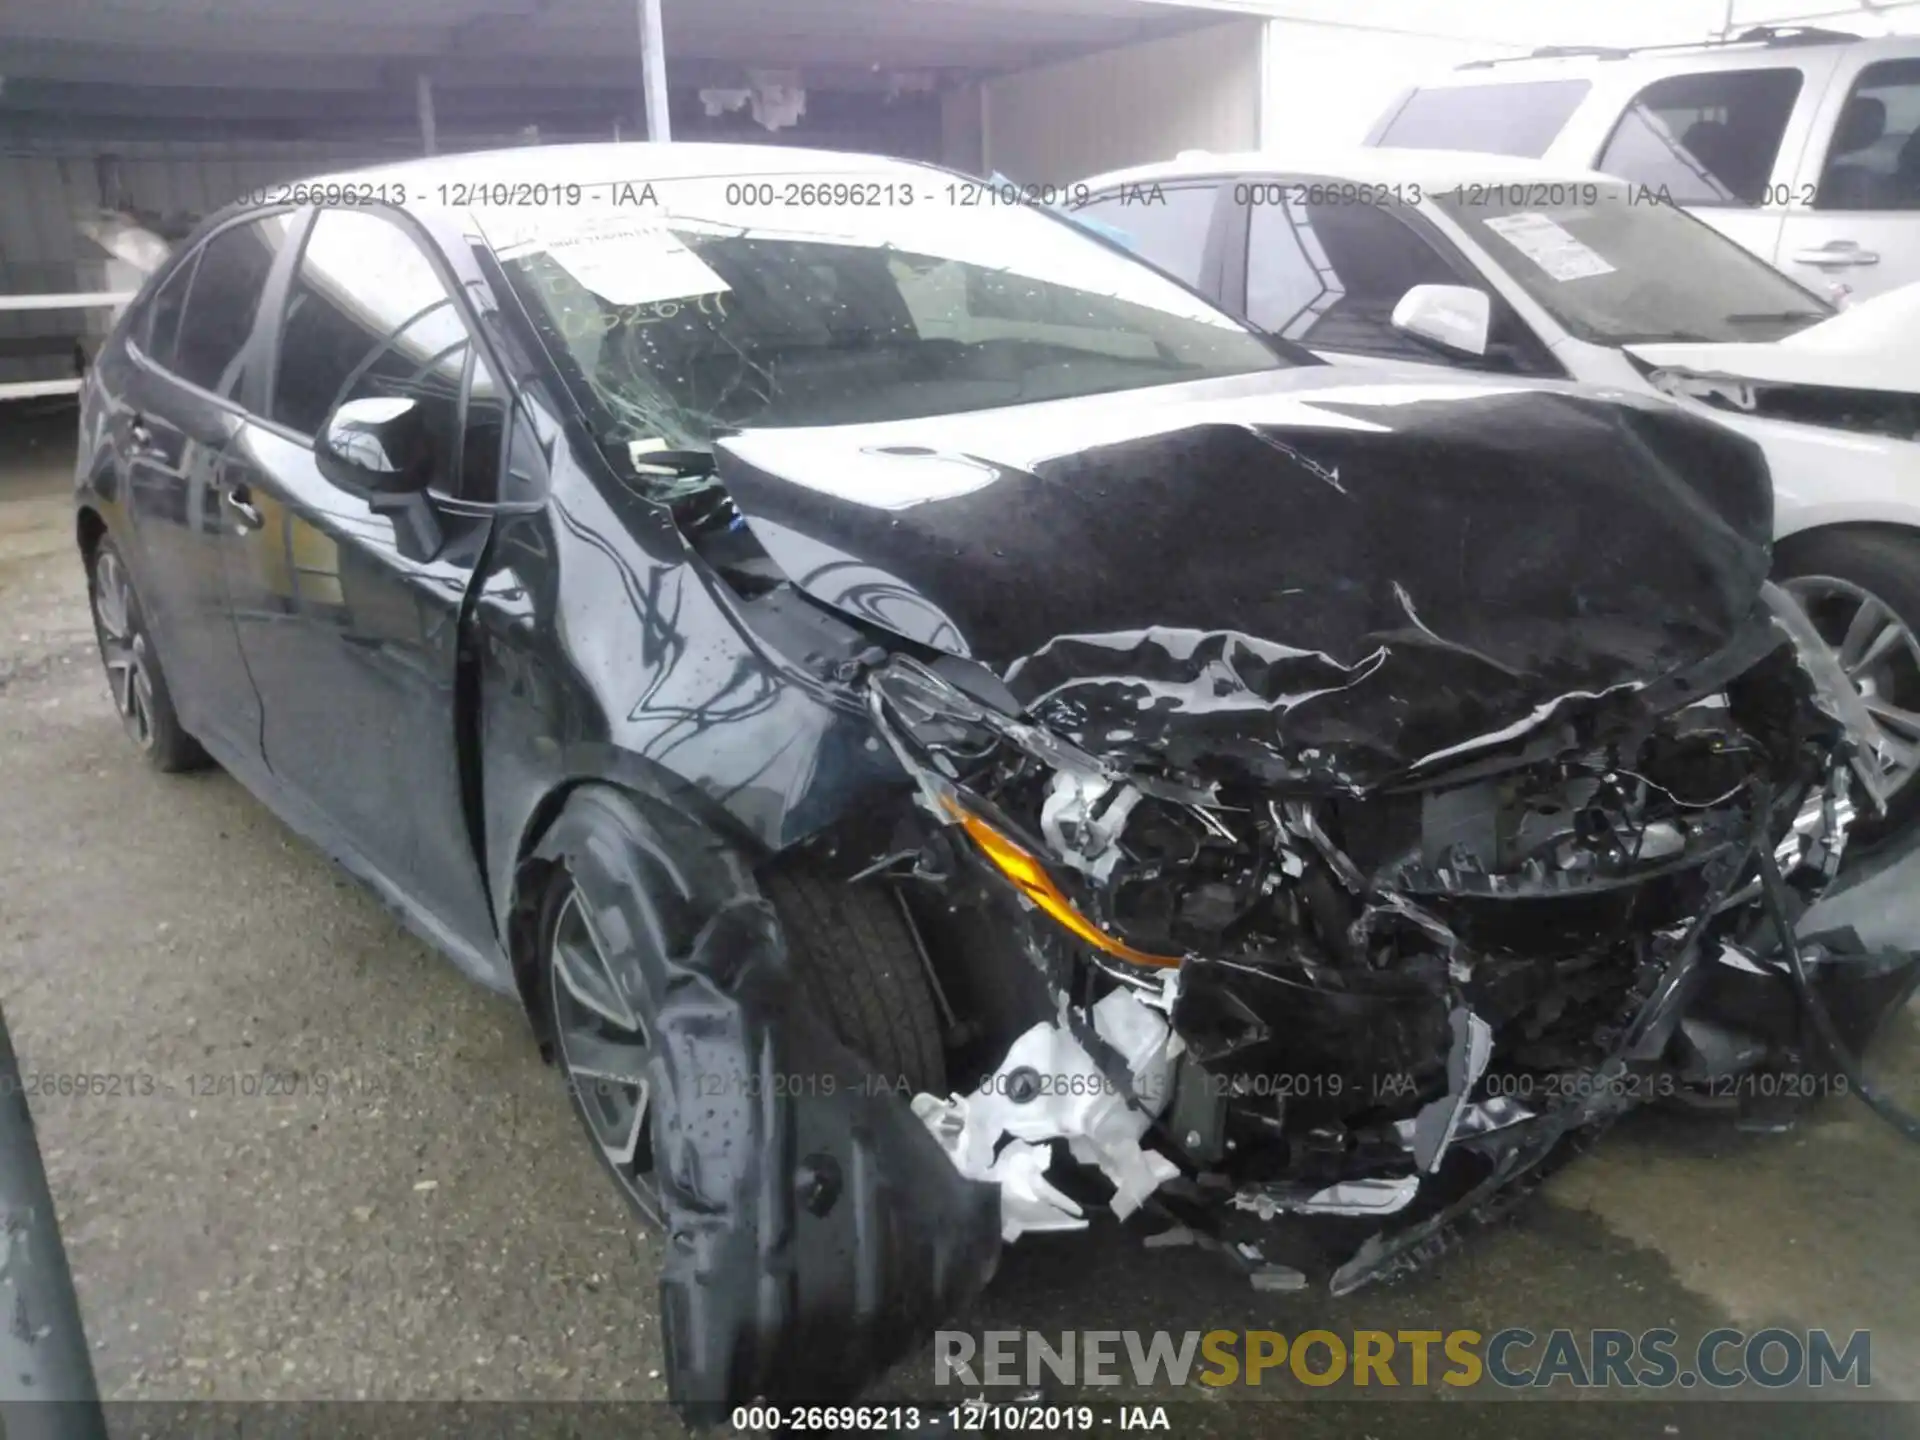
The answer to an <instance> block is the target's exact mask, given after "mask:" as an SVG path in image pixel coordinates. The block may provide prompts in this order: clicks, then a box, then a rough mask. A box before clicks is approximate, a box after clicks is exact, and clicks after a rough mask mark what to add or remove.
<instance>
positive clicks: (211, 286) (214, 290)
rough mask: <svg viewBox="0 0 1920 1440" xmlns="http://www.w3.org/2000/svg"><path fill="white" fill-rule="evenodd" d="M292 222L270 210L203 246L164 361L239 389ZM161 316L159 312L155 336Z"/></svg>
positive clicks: (181, 372)
mask: <svg viewBox="0 0 1920 1440" xmlns="http://www.w3.org/2000/svg"><path fill="white" fill-rule="evenodd" d="M289 223H290V218H289V216H287V215H269V216H267V217H265V218H263V219H260V220H251V221H247V222H246V223H244V224H240V225H230V226H228V227H227V228H226V229H225V230H222V231H220V232H219V233H218V234H216V235H215V236H214V237H213V238H212V239H211V240H209V241H207V243H206V244H205V245H203V246H202V247H201V249H200V258H199V260H198V262H197V263H196V265H195V268H194V273H193V281H192V287H191V289H190V290H189V291H188V292H187V297H186V313H185V315H184V316H183V317H182V318H181V320H180V322H179V337H178V339H177V341H176V342H175V343H174V345H173V346H172V353H171V355H170V356H169V358H168V359H166V360H165V361H163V362H162V363H164V364H165V365H166V366H167V368H168V369H170V370H172V371H173V373H174V374H176V375H178V376H179V377H180V378H181V379H182V380H185V381H188V382H189V383H191V384H194V385H198V386H199V387H200V388H201V389H202V390H211V391H212V392H213V393H214V394H216V395H231V394H233V393H234V392H235V390H236V388H237V387H238V385H239V383H240V361H241V352H242V351H243V350H244V349H245V348H246V344H247V337H248V336H249V335H251V334H252V333H253V321H254V314H255V312H256V311H257V310H258V309H259V307H260V295H261V292H262V291H264V290H265V289H266V286H267V275H268V273H269V272H270V271H271V270H272V269H273V262H274V259H275V257H276V256H278V255H279V253H280V247H281V246H282V245H284V244H285V243H286V239H287V229H288V225H289ZM158 308H159V307H158V306H156V311H157V310H158ZM161 319H162V317H161V316H160V315H159V314H157V313H156V315H155V322H156V331H155V338H156V339H159V338H160V337H159V334H158V325H159V322H160V320H161ZM155 359H156V360H158V359H159V357H158V356H156V357H155Z"/></svg>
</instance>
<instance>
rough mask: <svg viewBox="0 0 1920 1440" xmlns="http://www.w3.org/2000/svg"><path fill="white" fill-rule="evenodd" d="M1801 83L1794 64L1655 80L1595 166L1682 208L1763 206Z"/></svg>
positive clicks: (1628, 112)
mask: <svg viewBox="0 0 1920 1440" xmlns="http://www.w3.org/2000/svg"><path fill="white" fill-rule="evenodd" d="M1801 81H1802V76H1801V73H1800V71H1799V70H1798V69H1797V68H1796V67H1794V66H1774V67H1770V68H1767V69H1760V70H1708V71H1702V72H1700V73H1698V74H1693V75H1670V76H1668V77H1667V78H1666V79H1664V80H1656V81H1655V82H1654V83H1653V84H1651V85H1649V86H1647V88H1646V89H1644V90H1642V91H1641V92H1640V93H1639V94H1638V95H1636V96H1634V98H1633V103H1632V104H1630V105H1629V106H1628V107H1627V110H1626V113H1625V114H1624V115H1622V116H1621V117H1620V123H1619V124H1618V125H1616V126H1615V127H1614V131H1613V135H1612V137H1611V138H1610V139H1609V140H1608V141H1607V144H1606V148H1605V149H1604V150H1602V151H1601V152H1600V159H1599V160H1598V162H1596V165H1595V168H1596V169H1599V170H1604V171H1606V173H1607V174H1609V175H1618V176H1619V177H1620V178H1621V179H1623V180H1630V181H1632V182H1633V183H1634V184H1636V185H1644V186H1646V187H1647V188H1648V189H1649V190H1654V191H1659V192H1662V198H1664V199H1670V200H1671V201H1673V203H1675V204H1677V205H1746V206H1758V205H1764V204H1766V203H1767V200H1768V195H1769V182H1770V181H1771V180H1772V178H1773V162H1774V160H1775V159H1776V158H1778V156H1779V154H1780V141H1781V138H1782V137H1783V136H1784V135H1785V134H1786V133H1787V121H1788V120H1789V119H1791V118H1792V116H1793V106H1794V102H1795V101H1796V100H1798V99H1799V97H1800V86H1801Z"/></svg>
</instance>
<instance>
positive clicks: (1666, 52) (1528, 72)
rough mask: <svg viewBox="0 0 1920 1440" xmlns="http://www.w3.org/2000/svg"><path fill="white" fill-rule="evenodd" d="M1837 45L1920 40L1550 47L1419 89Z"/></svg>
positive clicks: (1444, 74)
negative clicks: (1637, 46)
mask: <svg viewBox="0 0 1920 1440" xmlns="http://www.w3.org/2000/svg"><path fill="white" fill-rule="evenodd" d="M1834 46H1846V47H1849V48H1851V47H1855V46H1860V47H1865V48H1867V49H1871V50H1886V51H1889V52H1891V53H1892V54H1895V55H1899V56H1906V55H1911V54H1914V53H1916V48H1920V40H1916V38H1915V37H1914V36H1912V35H1849V34H1846V33H1844V32H1841V31H1837V30H1813V29H1809V30H1807V31H1805V32H1803V33H1791V32H1782V33H1781V34H1779V35H1777V36H1773V37H1760V38H1755V39H1748V40H1741V39H1734V40H1728V41H1702V42H1701V43H1699V44H1697V45H1647V46H1641V47H1639V48H1633V47H1620V48H1610V47H1608V46H1604V45H1594V46H1580V45H1570V46H1564V47H1554V46H1547V47H1545V48H1543V49H1540V50H1536V51H1534V52H1533V53H1532V54H1531V55H1514V56H1503V57H1501V58H1498V59H1485V60H1469V61H1467V62H1466V63H1464V64H1461V65H1456V66H1454V67H1453V69H1451V70H1442V71H1439V72H1437V73H1435V74H1433V75H1430V76H1428V77H1427V78H1425V79H1423V80H1422V81H1421V82H1420V88H1421V89H1422V90H1437V89H1447V88H1451V87H1454V86H1461V85H1500V84H1518V83H1521V82H1523V81H1530V80H1555V79H1562V78H1564V79H1568V80H1574V79H1592V78H1595V77H1597V76H1601V75H1608V76H1611V75H1628V76H1634V77H1642V76H1644V75H1646V74H1647V73H1648V72H1649V71H1663V72H1664V71H1673V70H1685V71H1688V72H1695V71H1702V70H1720V69H1746V68H1750V67H1752V66H1753V65H1755V64H1756V63H1768V64H1777V65H1791V64H1792V63H1793V61H1794V59H1795V57H1797V56H1798V55H1800V54H1802V53H1804V52H1806V51H1809V50H1825V49H1831V48H1832V47H1834Z"/></svg>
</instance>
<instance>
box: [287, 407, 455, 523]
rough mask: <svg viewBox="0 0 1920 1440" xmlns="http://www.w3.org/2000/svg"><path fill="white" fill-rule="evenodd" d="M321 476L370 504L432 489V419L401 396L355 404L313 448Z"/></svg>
mask: <svg viewBox="0 0 1920 1440" xmlns="http://www.w3.org/2000/svg"><path fill="white" fill-rule="evenodd" d="M313 454H314V459H315V461H316V462H317V463H318V465H319V467H320V473H321V474H323V475H325V476H326V477H327V479H329V480H331V481H332V482H333V483H334V484H336V485H338V486H339V487H340V488H341V489H343V490H348V491H351V492H352V493H354V494H356V495H359V496H362V497H364V498H366V499H368V500H373V499H377V498H379V497H382V496H392V495H409V494H413V493H414V492H416V491H420V490H424V489H426V488H427V482H428V481H429V480H430V479H432V472H431V469H430V465H429V458H430V457H429V451H428V442H427V425H426V417H425V416H424V415H423V414H422V413H421V409H420V403H419V402H418V401H417V400H409V399H406V398H405V397H401V396H393V397H388V396H374V397H371V398H368V399H365V400H349V401H347V402H346V403H345V404H344V405H342V406H340V408H339V409H337V410H335V411H334V412H333V413H332V414H331V415H329V416H328V417H327V420H326V423H325V424H324V425H322V426H321V427H320V434H319V435H318V436H317V437H315V439H314V444H313Z"/></svg>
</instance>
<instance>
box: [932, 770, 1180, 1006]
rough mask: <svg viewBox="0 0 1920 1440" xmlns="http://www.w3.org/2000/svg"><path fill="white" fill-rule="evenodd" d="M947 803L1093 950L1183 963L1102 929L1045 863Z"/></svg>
mask: <svg viewBox="0 0 1920 1440" xmlns="http://www.w3.org/2000/svg"><path fill="white" fill-rule="evenodd" d="M945 804H946V807H947V809H948V810H949V811H950V812H952V814H953V818H954V819H955V820H957V821H959V822H960V828H961V829H963V830H965V831H966V832H967V834H968V835H969V836H970V837H972V840H973V843H974V844H976V845H978V846H979V847H980V853H981V854H983V855H985V856H986V857H987V858H988V859H989V860H991V861H992V862H993V863H994V865H995V866H996V867H997V868H998V869H999V871H1000V873H1001V874H1002V875H1005V876H1006V877H1007V879H1009V880H1011V881H1012V882H1013V883H1014V885H1015V886H1016V887H1018V889H1019V891H1020V893H1021V894H1023V895H1025V896H1026V897H1027V898H1028V899H1029V900H1031V901H1033V903H1034V904H1036V905H1038V906H1039V907H1040V908H1041V909H1042V910H1044V911H1046V912H1047V914H1049V915H1051V916H1052V917H1053V918H1054V920H1055V922H1057V923H1058V924H1059V925H1060V926H1061V927H1062V928H1064V929H1066V930H1068V931H1070V932H1071V933H1072V934H1074V935H1077V936H1079V937H1080V938H1081V939H1082V940H1084V941H1086V942H1087V944H1089V945H1091V946H1093V947H1094V949H1096V950H1101V951H1104V952H1105V953H1107V954H1108V955H1112V956H1114V957H1116V958H1117V959H1121V960H1125V961H1128V962H1129V963H1131V964H1134V965H1158V966H1161V967H1162V968H1166V969H1172V968H1174V967H1177V966H1178V965H1179V964H1180V959H1179V957H1178V956H1175V955H1149V954H1148V953H1147V952H1146V951H1144V950H1136V949H1134V948H1133V947H1132V946H1131V945H1129V944H1127V943H1126V942H1125V941H1124V940H1116V939H1114V937H1113V936H1111V935H1109V934H1107V933H1106V932H1105V931H1104V930H1101V929H1099V928H1098V927H1097V926H1095V925H1094V924H1093V922H1091V921H1090V920H1088V919H1087V917H1086V916H1084V915H1082V914H1081V913H1080V912H1079V911H1078V910H1076V909H1074V908H1073V902H1072V901H1070V900H1069V899H1067V897H1066V896H1065V895H1062V894H1061V893H1060V887H1059V886H1058V885H1055V884H1054V883H1053V877H1052V876H1051V875H1049V874H1047V868H1046V866H1044V865H1042V864H1041V863H1040V862H1039V861H1038V860H1036V859H1034V857H1033V856H1031V855H1029V854H1028V853H1027V852H1026V851H1025V850H1024V849H1022V848H1021V847H1020V846H1018V845H1016V844H1014V843H1013V841H1011V840H1009V839H1008V838H1007V837H1006V836H1004V835H1002V834H1001V833H1000V832H999V831H998V830H996V829H994V828H993V826H991V825H989V824H988V823H987V822H986V821H984V820H982V819H981V818H980V817H979V816H978V815H975V814H973V813H972V812H971V811H969V810H967V809H966V808H965V807H964V806H962V805H960V804H959V803H958V802H956V801H955V800H953V799H952V798H951V797H948V798H946V800H945Z"/></svg>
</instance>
